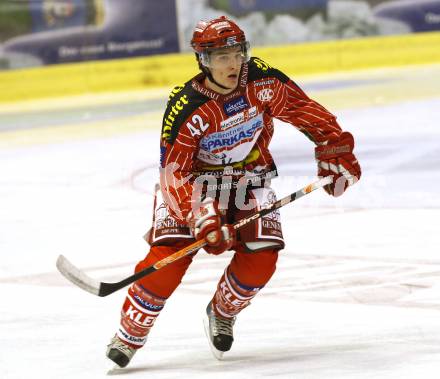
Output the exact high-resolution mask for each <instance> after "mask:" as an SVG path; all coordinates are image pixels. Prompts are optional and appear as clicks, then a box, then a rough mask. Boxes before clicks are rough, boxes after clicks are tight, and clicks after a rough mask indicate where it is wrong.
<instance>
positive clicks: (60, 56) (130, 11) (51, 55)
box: [0, 0, 179, 67]
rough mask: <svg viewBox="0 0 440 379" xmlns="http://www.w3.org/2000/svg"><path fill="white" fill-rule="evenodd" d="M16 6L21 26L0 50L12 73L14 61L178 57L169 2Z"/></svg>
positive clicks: (72, 0) (41, 0)
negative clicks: (170, 55)
mask: <svg viewBox="0 0 440 379" xmlns="http://www.w3.org/2000/svg"><path fill="white" fill-rule="evenodd" d="M20 4H21V6H22V7H24V9H22V12H21V13H20V16H21V15H23V17H22V18H24V16H26V26H23V28H21V29H20V33H21V34H18V35H13V36H9V38H8V39H7V40H5V41H4V42H3V46H1V45H0V60H3V61H5V60H7V59H9V62H10V63H11V64H10V65H9V66H12V67H14V61H19V62H23V61H27V62H31V64H29V65H38V64H40V65H41V64H42V65H45V64H55V63H65V62H79V61H87V60H98V59H114V58H127V57H136V56H145V55H153V54H163V53H172V52H177V51H179V38H178V31H177V20H176V4H175V0H161V1H157V0H123V1H122V0H29V1H27V2H25V1H23V2H21V3H20ZM1 6H2V1H1V0H0V8H1ZM0 10H2V9H0ZM15 10H16V9H15ZM19 21H20V18H19V17H17V23H18V22H19ZM0 23H1V18H0ZM23 31H25V33H23ZM26 31H27V32H26ZM0 32H1V27H0ZM11 37H12V38H11ZM0 38H1V33H0ZM0 42H1V39H0ZM1 47H3V49H2V50H3V54H2V53H1ZM1 55H3V56H1ZM3 65H4V63H3Z"/></svg>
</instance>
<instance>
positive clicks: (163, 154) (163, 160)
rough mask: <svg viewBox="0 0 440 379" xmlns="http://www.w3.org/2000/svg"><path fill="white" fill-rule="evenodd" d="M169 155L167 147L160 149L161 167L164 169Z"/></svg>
mask: <svg viewBox="0 0 440 379" xmlns="http://www.w3.org/2000/svg"><path fill="white" fill-rule="evenodd" d="M166 153H167V147H166V146H163V145H162V146H161V147H160V166H161V167H163V164H164V162H165V154H166Z"/></svg>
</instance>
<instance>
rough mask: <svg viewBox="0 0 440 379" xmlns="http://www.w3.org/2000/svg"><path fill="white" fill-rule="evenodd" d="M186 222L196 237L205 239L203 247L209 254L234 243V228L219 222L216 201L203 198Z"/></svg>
mask: <svg viewBox="0 0 440 379" xmlns="http://www.w3.org/2000/svg"><path fill="white" fill-rule="evenodd" d="M187 219H188V224H189V227H190V228H191V231H192V233H193V235H194V237H195V238H196V239H205V240H206V242H207V243H208V244H207V245H206V246H205V247H204V249H205V250H206V251H207V252H208V253H209V254H215V255H218V254H221V253H223V252H225V251H226V250H229V249H230V248H231V247H232V245H233V244H234V243H235V229H234V228H233V226H232V225H229V224H225V225H222V224H221V218H220V212H219V210H218V206H217V203H216V202H215V201H214V200H213V199H211V198H206V199H205V200H203V202H202V204H201V205H200V208H199V209H197V210H195V211H194V212H190V213H189V215H188V218H187Z"/></svg>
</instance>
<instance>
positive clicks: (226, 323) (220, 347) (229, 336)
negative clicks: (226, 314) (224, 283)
mask: <svg viewBox="0 0 440 379" xmlns="http://www.w3.org/2000/svg"><path fill="white" fill-rule="evenodd" d="M234 323H235V317H234V318H231V319H226V318H221V317H217V316H216V314H215V313H214V311H213V310H212V305H211V303H209V304H208V306H207V307H206V318H205V319H204V325H205V332H206V336H207V337H208V342H209V346H210V347H211V351H212V353H213V354H214V357H215V358H217V359H218V360H222V359H223V353H224V352H225V351H229V350H230V349H231V346H232V342H234V336H233V326H234Z"/></svg>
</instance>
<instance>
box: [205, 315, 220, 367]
mask: <svg viewBox="0 0 440 379" xmlns="http://www.w3.org/2000/svg"><path fill="white" fill-rule="evenodd" d="M203 325H204V327H205V334H206V338H207V339H208V344H209V347H210V349H211V353H212V355H213V356H214V358H216V359H217V360H219V361H222V360H223V354H224V351H220V350H217V349H216V348H215V346H214V345H213V343H212V342H211V337H210V335H209V320H208V318H207V317H205V318H204V319H203Z"/></svg>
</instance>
